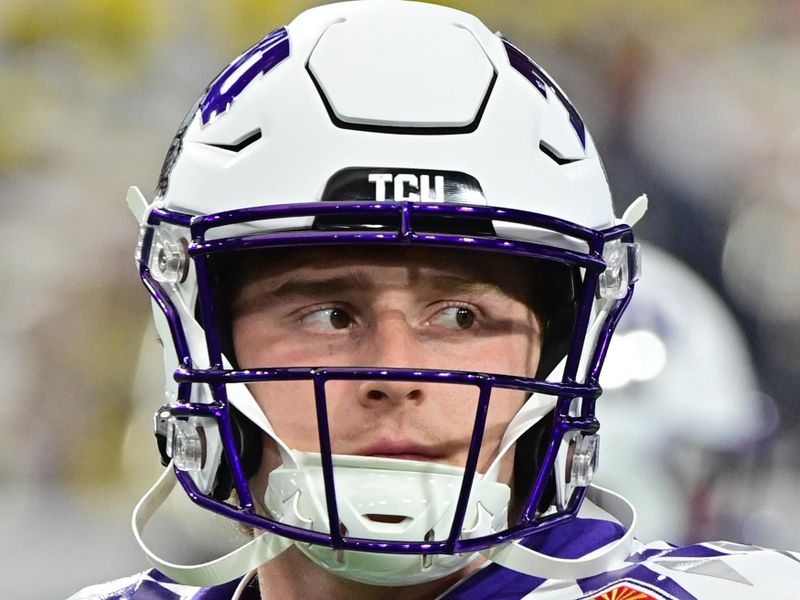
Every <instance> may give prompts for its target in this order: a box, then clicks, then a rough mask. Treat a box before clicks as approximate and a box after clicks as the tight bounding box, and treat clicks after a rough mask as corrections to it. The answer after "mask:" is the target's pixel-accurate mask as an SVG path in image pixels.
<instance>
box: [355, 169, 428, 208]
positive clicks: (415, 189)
mask: <svg viewBox="0 0 800 600" xmlns="http://www.w3.org/2000/svg"><path fill="white" fill-rule="evenodd" d="M432 178H433V195H431V175H419V176H417V175H415V174H413V173H397V174H395V175H393V174H391V173H370V174H369V178H368V179H369V181H370V182H371V183H374V184H375V200H377V201H379V202H380V201H383V200H386V186H387V184H388V185H393V186H394V190H393V191H394V196H393V197H394V200H395V201H396V202H399V201H402V200H410V201H412V202H444V175H433V177H432Z"/></svg>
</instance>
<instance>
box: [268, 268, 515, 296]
mask: <svg viewBox="0 0 800 600" xmlns="http://www.w3.org/2000/svg"><path fill="white" fill-rule="evenodd" d="M424 282H425V285H426V286H427V287H429V288H430V289H432V290H435V291H443V292H452V293H468V292H471V293H501V292H502V291H503V290H502V287H501V286H500V285H498V284H495V283H490V282H487V281H480V280H477V281H476V280H474V279H472V278H467V277H458V276H454V275H443V274H430V275H426V276H425V277H424ZM380 285H381V283H380V282H379V281H375V280H374V279H373V278H371V277H367V276H364V275H362V274H360V273H350V274H346V275H337V276H334V277H313V276H311V277H305V276H302V275H301V276H297V277H292V278H290V279H288V280H287V281H284V282H283V283H281V284H280V285H278V286H277V287H275V288H273V289H265V290H263V291H262V292H261V293H260V294H259V295H260V296H263V297H264V298H271V299H275V298H307V297H316V296H337V295H342V294H346V293H352V292H353V291H357V292H369V291H373V290H375V289H376V288H378V287H380Z"/></svg>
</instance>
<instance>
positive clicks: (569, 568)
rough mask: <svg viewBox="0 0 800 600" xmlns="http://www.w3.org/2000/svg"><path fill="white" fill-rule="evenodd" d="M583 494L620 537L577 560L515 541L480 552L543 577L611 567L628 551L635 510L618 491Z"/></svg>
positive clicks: (588, 573)
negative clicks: (620, 529)
mask: <svg viewBox="0 0 800 600" xmlns="http://www.w3.org/2000/svg"><path fill="white" fill-rule="evenodd" d="M586 497H587V499H588V500H590V501H591V502H593V503H594V504H596V505H597V506H598V507H599V508H601V509H602V510H603V511H604V512H606V513H607V514H608V515H610V516H611V517H613V518H614V519H616V520H617V521H618V522H619V523H620V524H621V525H622V526H623V527H624V528H625V530H626V531H625V534H624V535H623V536H622V537H620V538H618V539H616V540H614V541H613V542H611V543H609V544H606V545H605V546H602V547H601V548H598V549H596V550H594V551H592V552H590V553H589V554H587V555H585V556H582V557H581V558H576V559H568V558H556V557H553V556H549V555H547V554H542V553H541V552H537V551H535V550H531V549H530V548H526V547H525V546H523V545H522V544H521V543H520V542H519V541H518V540H515V541H512V542H507V543H505V544H501V545H499V546H495V547H493V548H489V549H487V550H483V551H481V554H482V555H483V556H485V557H486V558H488V559H489V560H491V561H492V562H495V563H497V564H499V565H501V566H503V567H505V568H507V569H511V570H512V571H517V572H519V573H524V574H525V575H531V576H533V577H543V578H545V579H561V580H572V579H582V578H584V577H592V576H593V575H597V574H599V573H604V572H605V571H608V570H610V569H611V568H612V567H614V566H615V565H617V564H619V563H620V562H621V561H623V560H625V559H626V558H627V557H628V556H629V555H630V553H631V548H632V546H633V530H634V527H635V525H636V510H635V509H634V508H633V505H632V504H631V503H630V502H628V501H627V500H625V498H623V497H622V496H620V495H619V494H615V493H614V492H612V491H610V490H607V489H605V488H601V487H599V486H596V485H590V486H589V488H588V489H587V491H586Z"/></svg>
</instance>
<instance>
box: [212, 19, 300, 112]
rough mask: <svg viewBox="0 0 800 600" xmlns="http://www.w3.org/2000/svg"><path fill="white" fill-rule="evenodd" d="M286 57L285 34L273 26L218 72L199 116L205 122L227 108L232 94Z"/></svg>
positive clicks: (286, 39)
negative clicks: (262, 37) (259, 39)
mask: <svg viewBox="0 0 800 600" xmlns="http://www.w3.org/2000/svg"><path fill="white" fill-rule="evenodd" d="M288 56H289V34H288V32H287V31H286V29H285V28H284V27H281V28H280V29H276V30H275V31H273V32H272V33H270V34H269V35H267V37H265V38H264V39H263V40H261V41H260V42H258V43H257V44H256V45H255V46H253V47H252V48H250V49H249V50H248V51H247V52H245V53H244V54H242V55H241V56H240V57H239V58H237V59H236V60H235V61H233V62H232V63H231V64H230V65H228V67H227V68H226V69H225V70H224V71H223V72H222V73H220V75H219V77H217V79H216V80H215V81H214V83H212V84H211V87H210V88H209V89H208V91H207V92H206V94H205V97H204V98H203V99H202V100H201V101H200V115H201V117H202V119H203V125H207V124H208V123H209V122H210V121H211V120H212V119H213V118H214V117H217V116H219V115H221V114H223V113H225V112H227V110H228V109H229V108H230V106H231V104H232V103H233V101H234V100H236V97H237V96H238V95H239V94H241V93H242V92H243V91H244V89H245V88H246V87H247V86H248V85H250V83H251V82H252V81H253V80H254V79H255V78H256V77H258V76H259V75H264V74H265V73H267V72H268V71H270V70H271V69H272V68H274V67H275V66H276V65H278V64H279V63H280V62H282V61H283V60H284V59H286V58H287V57H288Z"/></svg>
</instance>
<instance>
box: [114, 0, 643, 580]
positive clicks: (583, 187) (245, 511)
mask: <svg viewBox="0 0 800 600" xmlns="http://www.w3.org/2000/svg"><path fill="white" fill-rule="evenodd" d="M128 199H129V204H130V206H131V207H132V209H133V210H134V212H135V213H136V214H137V216H139V218H140V222H141V236H140V241H139V248H138V250H137V264H138V265H139V269H140V273H141V276H142V279H143V281H144V283H145V285H146V286H147V288H148V289H149V291H150V293H151V294H152V297H153V307H154V316H155V321H156V326H157V328H158V331H159V332H160V335H161V338H162V339H163V340H164V367H165V372H166V381H167V383H166V403H165V405H164V406H163V407H162V409H161V410H160V411H158V413H157V414H156V433H157V437H158V440H159V446H160V450H161V454H162V458H163V460H164V462H165V464H166V463H167V462H168V461H171V464H172V468H170V469H168V470H167V472H166V474H165V476H164V478H163V480H162V482H161V483H160V484H159V485H157V486H156V488H154V490H153V491H151V493H150V494H148V496H147V497H146V498H145V499H144V500H143V502H142V504H141V505H140V507H139V509H137V512H136V514H135V517H134V521H135V525H136V529H137V536H138V530H139V529H141V527H142V526H143V524H144V523H145V522H146V520H147V518H149V515H150V513H151V512H152V510H154V508H155V506H156V505H157V504H158V501H159V500H160V498H161V496H162V495H163V493H164V490H165V489H166V488H167V487H168V485H169V484H168V481H170V478H171V477H172V476H173V475H174V476H176V477H177V479H178V480H179V481H180V483H181V484H182V485H183V487H184V488H185V489H186V491H187V492H188V493H189V495H190V497H191V498H192V499H193V500H194V501H195V502H197V503H198V504H200V505H201V506H203V507H205V508H207V509H209V510H211V511H214V512H216V513H218V514H221V515H224V516H226V517H229V518H232V519H235V520H237V521H240V522H242V523H244V524H246V525H247V526H249V527H252V528H254V530H256V531H261V532H265V533H263V534H262V535H260V536H259V537H256V538H255V539H254V541H253V542H252V543H251V544H249V545H248V546H246V547H245V548H244V549H242V550H241V551H238V552H236V553H234V554H232V555H229V556H227V557H223V558H222V559H220V560H219V561H217V562H215V563H213V564H210V565H205V566H202V568H200V567H197V568H194V567H193V568H189V567H180V566H178V565H171V564H169V563H165V562H163V561H160V560H159V559H158V558H157V557H155V556H151V559H152V560H153V561H154V562H156V564H157V565H158V566H159V567H160V568H161V569H162V570H164V571H165V572H167V573H168V574H170V575H171V576H173V577H175V578H176V579H179V580H184V581H194V582H200V583H207V582H213V581H220V580H225V579H232V578H233V577H235V576H237V575H238V574H240V573H242V572H244V571H245V570H247V569H249V568H254V567H256V566H258V565H259V564H261V563H263V562H265V561H266V560H269V559H270V558H271V557H272V556H274V555H275V554H276V553H277V552H280V551H281V550H282V549H284V548H285V547H287V546H288V545H289V544H296V545H297V546H298V547H299V548H300V549H301V550H302V551H303V552H304V553H305V554H306V555H307V556H308V557H309V558H310V559H311V560H313V561H314V562H316V563H317V564H319V565H321V566H322V567H324V568H326V569H329V570H331V571H333V572H336V573H338V574H340V575H342V576H343V577H348V578H351V579H354V580H357V581H361V582H366V583H372V584H378V585H408V584H414V583H420V582H424V581H429V580H433V579H436V578H439V577H442V576H444V575H446V574H448V573H451V572H454V571H456V570H458V569H460V568H463V567H464V566H465V565H467V564H468V563H469V562H470V561H472V560H473V559H474V558H475V557H476V556H477V555H478V553H479V552H483V553H485V554H486V555H487V556H490V557H491V558H493V559H495V560H498V561H502V560H505V564H510V565H512V566H513V568H519V569H522V570H527V571H530V572H535V573H538V574H545V575H548V574H549V575H551V576H569V575H572V576H573V577H574V576H579V575H580V574H581V573H583V574H590V573H594V572H597V571H599V570H602V569H603V568H604V567H603V565H604V564H606V563H602V560H607V559H602V557H599V558H598V557H593V558H591V559H586V560H582V561H581V560H578V561H563V560H560V561H559V560H557V561H555V562H554V561H550V560H549V559H548V557H546V556H542V555H538V554H536V553H534V552H532V551H530V550H527V549H525V548H523V547H522V546H521V545H519V544H518V543H517V541H516V540H519V539H521V538H523V537H526V536H530V535H533V534H535V533H536V532H537V531H540V530H543V529H546V528H548V527H552V526H554V525H556V524H558V523H560V522H563V521H564V520H566V519H569V518H571V517H572V516H574V515H575V514H576V512H577V510H578V508H579V507H580V505H581V502H582V501H583V499H584V496H585V495H586V494H587V490H590V488H589V482H590V480H591V475H592V471H593V466H594V462H595V460H596V445H597V444H596V443H597V436H596V434H595V432H596V430H597V421H596V419H595V418H594V404H595V400H596V397H597V396H598V395H599V391H600V389H599V386H598V383H597V381H598V376H599V373H600V369H601V366H602V363H603V358H604V354H605V349H606V347H607V345H608V341H609V339H610V336H611V333H612V331H613V329H614V326H615V324H616V321H617V319H618V318H619V316H620V314H621V312H622V310H623V309H624V307H625V305H626V303H627V301H628V298H629V295H630V292H631V290H632V287H633V283H634V281H635V280H636V278H637V277H638V270H639V260H638V246H637V245H636V244H635V243H634V242H633V237H632V232H631V225H632V224H633V222H635V220H637V219H638V218H639V216H641V214H642V213H643V210H644V205H645V202H644V201H642V202H638V203H635V204H634V205H632V207H631V209H629V210H628V212H627V213H626V215H625V216H624V217H623V218H622V219H617V218H615V216H614V213H613V209H612V204H611V196H610V192H609V188H608V184H607V181H606V177H605V174H604V172H603V167H602V165H601V162H600V158H599V157H598V155H597V150H596V148H595V145H594V143H593V141H592V138H591V136H590V135H589V132H588V131H587V129H586V127H585V125H584V123H583V120H582V119H581V117H580V116H579V114H578V112H577V111H576V110H575V108H574V107H573V105H572V104H571V102H570V101H569V100H568V98H567V97H566V96H565V94H564V93H563V92H562V91H561V89H560V88H559V87H558V86H557V85H556V84H555V83H554V82H553V80H552V79H551V78H550V77H549V76H548V75H547V73H545V72H544V71H543V70H542V69H541V68H540V67H539V66H538V65H536V64H535V63H534V62H533V61H532V60H531V59H530V58H528V57H527V56H526V55H525V54H524V53H523V52H522V51H520V50H519V49H518V48H517V47H516V46H514V45H513V44H512V43H511V42H509V41H508V40H506V39H504V38H503V37H502V36H500V35H496V34H493V33H492V32H490V31H489V30H488V29H487V28H486V27H485V26H484V25H483V24H482V23H481V22H480V21H478V20H477V19H476V18H475V17H473V16H471V15H469V14H465V13H463V12H460V11H457V10H453V9H450V8H445V7H442V6H437V5H430V4H425V3H421V2H405V1H399V0H383V1H378V0H367V1H356V2H342V3H335V4H329V5H326V6H321V7H319V8H315V9H312V10H309V11H307V12H304V13H303V14H301V15H300V16H298V17H297V18H296V19H295V20H294V21H293V22H292V23H291V24H289V25H288V26H286V27H283V28H280V29H277V30H275V31H274V32H272V33H270V34H269V35H267V36H266V37H265V38H264V39H263V40H261V41H260V42H259V43H257V44H256V45H255V46H253V47H252V48H250V49H249V50H247V51H246V52H245V53H244V54H242V55H241V56H239V57H238V58H237V59H236V60H234V61H233V62H232V63H231V64H230V65H229V66H228V67H226V68H225V69H224V70H223V71H222V73H221V74H220V75H219V76H218V77H217V78H216V79H215V80H214V81H213V82H212V83H211V85H210V86H209V88H208V89H207V90H206V92H205V93H204V94H203V95H202V96H201V97H200V99H199V100H198V103H197V105H196V106H195V108H193V109H192V110H191V111H190V112H189V114H188V115H187V117H186V119H185V121H184V122H183V124H182V125H181V127H180V129H179V130H178V133H177V135H176V136H175V139H174V141H173V143H172V146H171V147H170V150H169V153H168V155H167V158H166V161H165V163H164V168H163V172H162V174H161V178H160V181H159V185H158V189H157V190H156V193H155V197H154V198H153V199H152V200H151V201H146V200H145V199H144V198H143V196H142V195H141V193H140V192H138V190H137V189H135V188H132V189H131V191H130V192H129V198H128ZM316 245H326V246H328V247H329V248H330V252H332V253H335V252H336V251H337V248H340V247H342V246H345V245H358V246H365V247H366V246H379V245H380V246H406V247H408V246H413V245H421V246H429V247H430V246H433V247H441V248H450V249H452V248H460V249H463V251H464V252H494V253H497V252H502V253H509V254H512V255H515V256H519V257H520V260H524V259H534V260H536V261H540V262H541V263H543V264H544V263H546V264H549V265H552V269H553V273H554V275H553V279H552V286H553V289H554V290H557V302H555V303H554V306H553V308H552V311H551V312H550V313H548V315H547V319H546V321H547V323H546V327H545V332H544V350H543V358H542V362H541V364H540V368H539V373H538V375H537V376H536V377H535V378H532V377H522V376H520V377H510V376H506V375H500V374H496V373H477V372H452V371H442V370H436V366H435V365H432V366H428V365H420V367H426V368H414V369H386V368H379V366H376V365H368V364H367V365H352V367H351V368H327V367H326V365H297V366H296V368H275V367H274V366H271V365H261V366H260V368H258V369H245V370H242V369H238V368H236V365H237V362H236V357H235V356H232V355H231V352H230V343H229V339H228V338H229V337H230V332H228V331H226V323H225V318H224V312H225V311H224V308H225V307H224V306H220V301H219V298H218V297H217V296H218V295H217V293H216V289H215V286H216V284H217V282H218V278H219V277H220V276H222V275H224V273H221V272H220V270H221V269H222V270H224V269H235V268H236V267H235V264H236V262H235V261H236V258H237V257H238V256H241V255H243V254H244V253H247V252H268V251H270V250H271V249H275V248H284V249H285V248H295V247H298V248H300V247H308V246H316ZM220 265H224V266H220ZM520 276H522V274H521V275H520ZM430 367H432V368H430ZM289 379H292V380H295V379H303V380H307V381H308V382H310V384H311V383H313V385H314V388H315V391H316V406H317V414H316V415H315V414H309V415H308V419H310V420H312V421H316V422H317V425H318V428H319V430H320V432H321V433H320V451H319V452H299V451H298V450H297V449H295V448H292V447H290V446H289V445H287V444H286V443H285V442H284V441H283V440H282V439H281V437H280V435H279V434H278V433H277V432H276V431H275V430H274V429H273V427H272V425H271V423H270V422H269V421H268V419H267V418H266V416H265V414H264V413H263V411H262V410H261V408H259V406H258V405H257V404H256V402H255V400H254V399H253V397H252V395H251V393H250V391H249V390H248V387H247V384H250V383H253V382H265V381H285V380H289ZM341 379H397V380H404V381H408V380H419V381H425V382H434V383H436V384H437V385H444V384H446V383H452V384H456V385H469V386H473V387H474V388H475V389H476V390H478V392H477V393H478V395H479V400H478V407H479V408H478V410H477V411H476V420H475V432H474V434H473V438H472V444H471V447H470V454H469V457H468V459H467V461H466V464H465V465H464V466H463V467H453V466H448V465H438V464H432V463H422V462H416V461H407V460H393V459H387V458H376V457H363V456H343V455H336V454H333V452H332V450H331V442H330V439H327V437H328V433H329V425H328V423H327V419H326V413H325V405H326V397H325V391H324V389H325V384H326V383H327V382H330V381H337V380H341ZM497 389H513V390H518V391H522V392H524V393H526V394H527V396H528V398H529V399H528V400H527V402H526V403H525V404H524V406H523V408H522V409H521V410H520V411H519V413H518V414H517V415H516V417H515V418H514V419H513V420H512V422H511V423H510V425H509V426H508V429H507V431H506V433H505V437H504V438H503V442H502V445H501V446H502V447H501V450H500V452H499V454H498V456H497V457H496V458H495V459H494V462H493V463H492V465H491V466H490V467H489V468H488V469H486V470H485V472H482V473H478V472H477V471H476V460H477V455H478V452H479V450H480V445H481V435H482V428H483V422H482V421H481V418H480V413H481V410H484V409H487V407H488V406H489V403H490V400H491V395H492V390H497ZM263 436H268V437H269V438H271V440H273V442H274V443H275V444H276V445H277V447H278V449H279V451H280V456H281V460H282V465H281V466H280V467H278V468H277V469H275V470H274V471H272V472H271V473H270V474H269V477H268V485H267V489H266V492H263V491H261V492H258V491H257V490H255V488H253V487H252V486H251V479H252V477H253V475H254V474H255V473H257V472H258V469H259V466H260V454H259V450H258V449H259V448H260V447H261V440H262V438H263ZM512 450H514V451H515V452H516V459H515V471H516V473H515V484H514V488H515V489H514V493H513V495H512V491H511V488H510V486H509V485H507V484H506V483H503V482H499V481H498V480H497V470H498V468H499V464H500V461H501V459H502V457H503V456H504V455H506V454H507V453H508V452H510V451H512ZM368 481H369V482H373V483H371V484H368V483H367V482H368ZM232 492H233V493H232ZM256 494H258V495H256ZM603 494H604V492H602V491H598V490H594V491H589V495H590V496H592V495H594V497H601V496H602V497H604V498H606V499H607V500H608V502H610V503H611V504H612V505H615V506H616V505H617V504H619V502H618V500H617V499H616V498H613V497H611V496H608V495H606V496H603ZM512 502H516V503H517V505H518V506H519V507H520V508H519V510H517V511H512V512H509V508H510V506H511V505H512ZM375 503H381V506H382V507H383V509H382V510H383V511H385V513H386V514H390V515H394V516H397V517H401V518H402V525H400V524H393V523H387V522H386V521H385V520H383V521H377V520H374V519H371V518H369V515H368V514H367V512H368V509H366V508H365V506H374V505H375ZM620 510H622V512H625V514H626V515H628V516H625V517H624V518H623V520H624V521H626V522H629V521H630V519H631V517H630V515H629V511H628V509H627V508H624V509H620ZM509 519H510V520H509ZM331 523H333V525H331ZM628 542H629V536H626V537H625V538H624V539H623V540H620V543H619V544H612V547H609V548H607V549H606V550H607V552H605V553H600V554H602V555H604V556H606V555H608V556H611V555H612V554H613V555H614V556H618V555H620V554H622V555H624V552H625V544H626V543H628ZM520 556H521V557H522V559H519V557H520ZM504 557H505V558H504ZM508 557H511V558H510V559H509V558H508ZM515 557H516V558H515ZM601 559H602V560H601ZM520 565H522V566H520ZM567 568H570V569H572V570H569V571H567V570H565V569H567Z"/></svg>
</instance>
